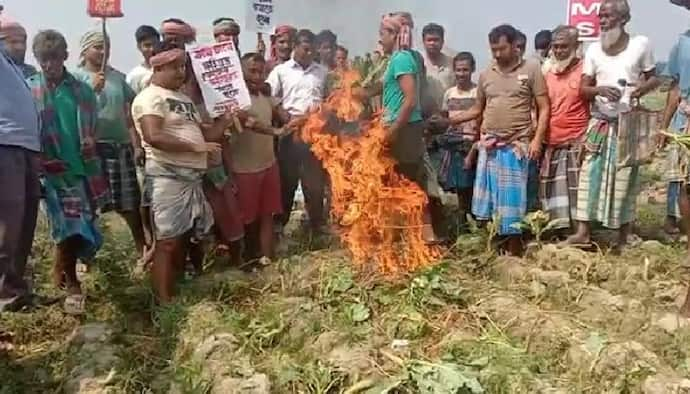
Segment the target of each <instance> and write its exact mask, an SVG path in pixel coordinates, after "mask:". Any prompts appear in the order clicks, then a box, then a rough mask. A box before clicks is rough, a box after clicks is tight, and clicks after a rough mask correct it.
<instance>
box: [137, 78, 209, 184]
mask: <svg viewBox="0 0 690 394" xmlns="http://www.w3.org/2000/svg"><path fill="white" fill-rule="evenodd" d="M145 115H154V116H158V117H161V118H163V130H162V131H163V133H165V134H167V135H170V136H172V137H176V138H178V139H180V140H182V141H187V142H191V143H194V144H203V143H204V135H203V134H202V132H201V128H200V125H201V117H200V116H199V111H197V109H196V107H195V106H194V103H193V102H192V100H191V99H190V98H189V97H187V96H186V95H185V94H183V93H180V92H177V91H173V90H169V89H165V88H162V87H160V86H157V85H153V84H151V85H149V86H148V87H147V88H145V89H144V90H142V91H141V93H139V95H137V97H136V98H135V99H134V102H133V103H132V118H133V119H134V124H135V126H136V128H137V132H138V133H139V136H140V138H141V141H142V146H143V148H144V151H145V152H146V159H147V160H149V159H151V160H155V161H157V162H159V163H165V164H172V165H175V166H178V167H185V168H195V169H201V170H203V169H206V159H207V154H206V153H194V152H166V151H162V150H160V149H156V148H154V147H153V146H151V145H149V144H148V143H146V141H144V136H143V133H142V127H141V119H142V118H143V117H144V116H145Z"/></svg>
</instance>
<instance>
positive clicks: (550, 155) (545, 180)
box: [539, 143, 582, 229]
mask: <svg viewBox="0 0 690 394" xmlns="http://www.w3.org/2000/svg"><path fill="white" fill-rule="evenodd" d="M581 147H582V145H581V144H579V143H574V144H572V145H565V146H560V147H548V148H546V152H545V154H544V160H543V162H542V167H541V174H540V178H541V182H540V188H539V197H540V199H541V205H542V209H543V210H544V212H546V213H547V214H549V218H550V220H551V221H552V222H553V225H554V226H555V228H556V229H562V228H568V227H570V221H571V219H572V218H574V217H575V211H576V209H577V188H578V182H579V176H580V152H581Z"/></svg>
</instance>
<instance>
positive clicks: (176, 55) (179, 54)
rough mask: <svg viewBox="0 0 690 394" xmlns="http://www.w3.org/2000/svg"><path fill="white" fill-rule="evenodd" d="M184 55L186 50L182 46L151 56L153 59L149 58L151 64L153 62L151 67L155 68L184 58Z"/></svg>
mask: <svg viewBox="0 0 690 394" xmlns="http://www.w3.org/2000/svg"><path fill="white" fill-rule="evenodd" d="M184 56H185V52H184V50H182V49H180V48H174V49H170V50H168V51H164V52H161V53H159V54H156V55H153V56H151V59H149V64H151V67H153V68H156V67H161V66H165V65H166V64H168V63H172V62H174V61H176V60H178V59H184Z"/></svg>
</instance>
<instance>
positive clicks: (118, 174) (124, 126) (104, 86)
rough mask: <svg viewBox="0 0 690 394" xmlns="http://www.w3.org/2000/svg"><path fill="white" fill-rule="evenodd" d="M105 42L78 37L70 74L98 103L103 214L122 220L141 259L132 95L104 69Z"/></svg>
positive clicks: (96, 34)
mask: <svg viewBox="0 0 690 394" xmlns="http://www.w3.org/2000/svg"><path fill="white" fill-rule="evenodd" d="M108 40H109V39H108V37H105V36H103V33H102V32H100V31H91V32H88V33H86V34H85V35H84V36H83V37H82V40H81V65H80V67H79V68H78V69H77V70H76V71H75V73H74V75H75V77H77V78H78V79H81V80H82V81H84V82H86V83H88V84H89V85H90V86H91V87H92V88H93V90H94V92H95V93H96V98H97V100H98V122H97V125H96V142H97V149H98V154H99V156H100V157H101V160H102V168H103V172H104V173H105V175H106V177H107V179H108V186H109V191H110V193H109V197H108V199H107V201H106V204H105V206H104V208H103V212H110V211H114V212H117V213H119V214H120V215H121V216H122V217H123V218H124V219H125V221H126V222H127V225H128V226H129V228H130V231H131V232H132V237H133V238H134V243H135V245H136V248H137V252H138V253H139V255H140V256H141V255H143V251H144V245H145V244H146V243H145V236H144V230H143V226H142V223H141V215H140V213H139V212H140V211H139V208H140V204H141V192H140V190H139V183H138V182H137V172H136V166H135V162H136V161H137V160H140V159H143V151H141V148H139V147H140V146H141V144H140V143H139V136H138V135H137V134H136V133H135V132H133V123H132V120H131V115H130V106H131V103H132V100H134V96H135V94H134V92H133V91H132V89H131V88H130V86H129V85H128V84H127V81H126V77H125V75H124V74H122V73H121V72H119V71H117V70H115V69H113V68H111V67H110V66H108V64H107V62H108V51H109V50H108V48H107V46H108V45H107V41H108ZM104 62H105V67H103V65H104ZM101 70H104V71H101ZM134 147H137V148H136V150H135V148H134Z"/></svg>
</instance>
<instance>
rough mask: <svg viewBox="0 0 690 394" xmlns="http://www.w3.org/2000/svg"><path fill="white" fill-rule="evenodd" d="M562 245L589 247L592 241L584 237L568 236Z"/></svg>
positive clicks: (578, 235) (577, 235)
mask: <svg viewBox="0 0 690 394" xmlns="http://www.w3.org/2000/svg"><path fill="white" fill-rule="evenodd" d="M563 244H565V245H569V246H589V245H591V244H592V240H591V238H590V237H588V236H586V235H580V234H573V235H571V236H569V237H568V238H567V239H566V240H565V241H564V242H563Z"/></svg>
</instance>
